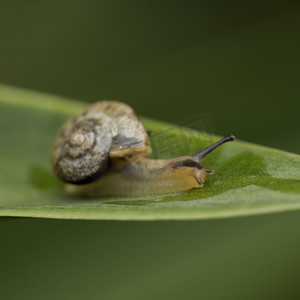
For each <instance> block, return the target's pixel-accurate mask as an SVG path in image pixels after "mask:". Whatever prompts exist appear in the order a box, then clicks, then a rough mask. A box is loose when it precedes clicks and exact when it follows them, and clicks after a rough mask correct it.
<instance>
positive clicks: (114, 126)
mask: <svg viewBox="0 0 300 300" xmlns="http://www.w3.org/2000/svg"><path fill="white" fill-rule="evenodd" d="M150 152H151V148H150V145H149V140H148V135H147V132H146V131H145V129H144V127H143V125H142V123H141V121H140V120H139V118H138V117H137V116H136V114H135V112H134V111H133V109H132V108H131V107H129V106H128V105H126V104H124V103H121V102H117V101H101V102H97V103H95V104H93V105H91V106H89V107H88V108H86V109H85V110H84V111H82V112H81V113H79V114H77V115H76V116H74V117H73V118H72V119H70V120H69V121H68V122H67V123H66V124H65V125H64V127H63V128H62V129H61V131H60V133H59V134H58V136H57V138H56V141H55V144H54V147H53V151H52V155H51V161H52V168H53V170H54V173H55V174H56V176H57V177H58V178H60V179H61V180H63V181H65V182H69V183H73V184H85V183H89V182H92V181H95V180H96V179H97V178H99V177H101V176H102V175H103V174H105V173H106V172H107V171H108V169H109V168H110V165H111V162H112V161H114V162H117V163H115V165H118V164H123V165H124V164H127V163H129V162H130V161H132V160H136V159H137V158H138V157H141V156H146V155H147V154H149V153H150Z"/></svg>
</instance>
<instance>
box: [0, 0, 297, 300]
mask: <svg viewBox="0 0 300 300" xmlns="http://www.w3.org/2000/svg"><path fill="white" fill-rule="evenodd" d="M299 12H300V4H299V1H242V2H235V1H226V2H225V1H214V2H211V1H134V0H129V1H107V0H106V1H91V0H86V1H79V0H73V1H33V0H28V1H2V3H1V5H0V82H2V83H7V84H11V85H16V86H20V87H25V88H31V89H34V90H40V91H43V92H49V93H53V94H58V95H62V96H66V97H70V98H74V99H79V100H84V101H88V102H93V101H96V100H101V99H116V100H121V101H124V102H127V103H128V104H130V105H132V106H133V107H134V108H135V110H136V111H137V112H138V113H139V114H140V115H143V116H146V117H150V118H153V119H158V120H163V121H169V122H172V123H176V124H179V123H181V122H182V121H186V120H188V119H189V118H190V116H192V115H194V114H195V113H197V114H198V113H201V114H204V115H205V116H206V117H207V118H208V120H209V124H210V130H211V131H212V133H215V134H219V135H225V134H228V133H235V134H236V135H237V137H238V138H240V139H243V140H248V141H252V142H255V143H259V144H263V145H266V146H271V147H276V148H279V149H283V150H287V151H291V152H295V153H298V154H299V153H300V151H299V149H300V139H299V132H300V131H299V129H300V126H299V109H300V101H299V100H300V89H299V82H300V81H299V79H300V73H299V70H300V59H299V53H300V30H299V29H300V18H299ZM299 217H300V213H299V212H292V213H291V212H290V213H282V214H274V215H269V216H260V217H247V218H240V219H230V220H216V221H213V220H211V221H198V222H100V221H97V222H96V221H93V222H87V221H62V220H60V221H58V220H34V219H1V220H0V231H1V250H0V255H1V260H2V262H1V265H2V269H1V270H2V272H1V273H2V275H1V277H2V278H0V279H1V280H0V282H1V283H0V285H1V295H2V296H3V299H20V298H21V299H95V298H97V299H99V298H100V299H183V298H184V299H199V298H202V299H253V298H258V299H265V298H272V299H283V298H284V299H296V298H299V296H300V287H299V278H300V271H299V267H300V259H299V250H300V226H299V225H300V218H299Z"/></svg>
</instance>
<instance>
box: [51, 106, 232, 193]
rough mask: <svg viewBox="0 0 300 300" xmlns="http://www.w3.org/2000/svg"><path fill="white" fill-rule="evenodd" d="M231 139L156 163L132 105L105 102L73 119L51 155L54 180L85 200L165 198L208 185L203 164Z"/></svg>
mask: <svg viewBox="0 0 300 300" xmlns="http://www.w3.org/2000/svg"><path fill="white" fill-rule="evenodd" d="M234 139H235V137H234V136H233V135H230V136H227V137H225V138H223V139H221V140H219V141H218V142H216V143H214V144H212V145H210V146H209V147H207V148H205V149H203V150H202V151H200V152H197V153H195V154H194V155H190V156H182V157H177V158H173V159H166V160H155V159H150V158H146V156H147V155H148V154H150V153H151V147H150V144H149V138H148V133H147V131H146V130H145V129H144V127H143V125H142V123H141V121H140V120H139V118H138V117H137V115H136V114H135V112H134V111H133V109H132V108H131V107H129V106H128V105H126V104H124V103H121V102H117V101H100V102H96V103H94V104H92V105H90V106H88V107H87V108H86V109H85V110H83V111H82V112H80V113H79V114H77V115H75V116H74V117H73V118H71V119H70V120H69V121H67V123H66V124H65V125H64V126H63V127H62V129H61V131H60V132H59V134H58V136H57V138H56V141H55V143H54V147H53V150H52V154H51V164H52V169H53V171H54V173H55V175H56V176H57V177H58V178H59V179H61V180H62V181H64V182H66V183H69V184H70V185H68V187H67V189H68V191H69V192H71V193H73V194H78V195H84V196H100V195H149V194H165V193H174V192H180V191H185V190H189V189H192V188H199V187H203V186H204V179H205V175H206V173H208V174H211V173H212V172H213V170H211V169H207V168H205V167H204V166H203V164H202V159H203V158H204V157H205V156H206V155H207V154H209V153H211V152H212V151H213V150H215V149H216V148H217V147H219V146H220V145H222V144H224V143H226V142H228V141H233V140H234Z"/></svg>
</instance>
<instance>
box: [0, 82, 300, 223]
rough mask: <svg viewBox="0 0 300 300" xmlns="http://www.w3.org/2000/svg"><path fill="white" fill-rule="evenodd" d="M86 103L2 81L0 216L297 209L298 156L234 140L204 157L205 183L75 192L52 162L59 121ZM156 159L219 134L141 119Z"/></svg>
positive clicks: (181, 215) (191, 215)
mask: <svg viewBox="0 0 300 300" xmlns="http://www.w3.org/2000/svg"><path fill="white" fill-rule="evenodd" d="M85 106H86V104H85V103H82V102H77V101H72V100H68V99H63V98H61V97H57V96H52V95H46V94H42V93H38V92H33V91H28V90H23V89H18V88H14V87H9V86H6V85H0V124H1V132H0V136H1V157H0V165H1V172H0V180H1V184H0V216H21V217H42V218H63V219H114V220H171V219H182V220H187V219H208V218H221V217H235V216H246V215H253V214H264V213H271V212H279V211H287V210H295V209H299V208H300V156H299V155H296V154H292V153H287V152H283V151H280V150H276V149H270V148H267V147H263V146H259V145H255V144H251V143H246V142H242V141H239V140H237V141H235V142H234V143H228V144H226V145H224V146H222V147H221V148H219V149H218V150H216V151H215V152H214V153H212V154H210V155H209V156H208V157H207V158H205V160H204V161H203V163H204V165H205V166H206V167H208V168H212V169H214V171H215V173H214V174H213V175H212V176H207V178H206V181H205V186H204V188H200V189H193V190H190V191H187V192H182V193H176V194H168V195H155V196H152V195H151V196H138V197H131V196H130V197H129V196H120V197H105V198H93V199H91V198H78V197H74V196H72V195H69V194H68V193H67V192H66V191H65V186H64V184H63V183H61V182H60V181H59V180H58V179H56V178H55V177H54V175H53V174H52V172H51V168H50V152H51V148H52V144H53V142H54V139H55V136H56V134H57V132H58V130H59V128H60V127H61V126H62V125H63V123H64V122H65V121H66V120H67V119H68V118H69V117H70V116H72V115H73V114H74V113H76V112H78V111H80V110H81V109H82V108H84V107H85ZM142 120H143V123H144V125H145V127H146V129H147V130H151V131H152V132H153V137H151V144H152V147H153V150H154V151H153V154H152V156H153V157H154V158H156V157H158V158H168V157H175V156H180V155H188V154H193V153H195V152H197V151H199V150H201V149H202V148H204V147H206V146H208V145H209V144H211V143H212V142H214V141H216V140H217V139H218V138H219V137H216V136H212V135H208V134H204V133H201V132H198V131H195V130H192V129H188V128H184V127H181V128H180V127H176V126H174V125H170V124H166V123H163V122H157V121H153V120H149V119H142Z"/></svg>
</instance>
